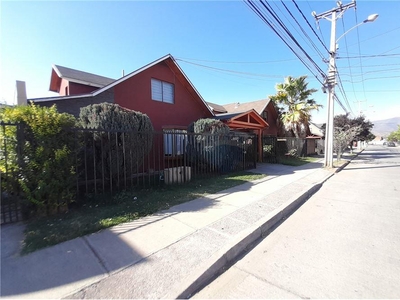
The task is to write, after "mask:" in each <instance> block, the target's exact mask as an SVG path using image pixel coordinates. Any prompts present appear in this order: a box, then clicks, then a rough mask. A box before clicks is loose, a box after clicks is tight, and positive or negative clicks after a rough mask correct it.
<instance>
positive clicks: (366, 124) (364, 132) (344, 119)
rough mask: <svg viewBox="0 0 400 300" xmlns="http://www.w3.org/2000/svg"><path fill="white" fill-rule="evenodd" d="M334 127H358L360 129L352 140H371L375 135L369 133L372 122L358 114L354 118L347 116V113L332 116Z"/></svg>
mask: <svg viewBox="0 0 400 300" xmlns="http://www.w3.org/2000/svg"><path fill="white" fill-rule="evenodd" d="M333 123H334V127H338V128H347V127H359V128H360V130H359V132H358V133H357V135H356V136H354V139H353V141H371V140H373V139H374V138H375V136H374V135H373V134H372V133H371V129H372V128H373V126H374V124H372V123H371V122H370V121H367V120H365V117H364V116H359V117H356V118H354V119H351V118H349V113H347V114H343V115H336V116H335V118H334V121H333Z"/></svg>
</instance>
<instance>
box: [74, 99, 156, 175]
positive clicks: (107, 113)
mask: <svg viewBox="0 0 400 300" xmlns="http://www.w3.org/2000/svg"><path fill="white" fill-rule="evenodd" d="M79 124H80V127H82V128H84V129H94V130H95V131H93V133H91V134H87V135H86V148H85V149H84V150H85V151H86V161H87V162H89V163H92V164H94V165H98V166H103V167H104V173H105V174H104V175H105V176H106V177H107V178H108V179H111V180H112V179H119V176H120V174H126V173H128V174H129V173H130V174H132V173H135V172H137V171H138V170H139V167H140V166H141V164H142V163H143V160H144V157H145V156H146V155H147V154H148V153H149V152H150V150H151V147H152V145H153V125H152V124H151V121H150V118H149V117H148V116H147V115H146V114H142V113H141V112H136V111H132V110H128V109H125V108H122V107H121V106H119V105H118V104H111V103H101V104H92V105H88V106H86V107H83V108H81V111H80V114H79ZM124 172H125V173H124ZM99 174H100V170H99Z"/></svg>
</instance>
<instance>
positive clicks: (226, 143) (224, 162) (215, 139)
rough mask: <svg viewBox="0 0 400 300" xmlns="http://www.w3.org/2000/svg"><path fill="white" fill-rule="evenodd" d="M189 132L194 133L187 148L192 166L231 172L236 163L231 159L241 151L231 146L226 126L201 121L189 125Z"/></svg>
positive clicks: (205, 120)
mask: <svg viewBox="0 0 400 300" xmlns="http://www.w3.org/2000/svg"><path fill="white" fill-rule="evenodd" d="M188 132H189V133H194V135H192V136H191V138H190V139H189V143H188V147H187V152H188V154H189V155H188V157H189V158H190V159H191V164H192V165H195V166H196V167H197V168H200V169H201V168H204V169H207V170H215V171H220V172H227V171H230V170H231V168H232V166H233V165H234V162H233V161H232V160H231V159H230V157H231V156H232V155H233V154H234V153H237V152H238V151H239V152H240V149H239V148H237V147H236V148H237V149H236V148H235V149H234V146H232V145H230V144H231V137H230V129H229V127H228V126H227V125H226V124H224V123H223V122H221V121H220V120H216V119H199V120H197V121H196V122H193V123H192V124H190V125H189V127H188Z"/></svg>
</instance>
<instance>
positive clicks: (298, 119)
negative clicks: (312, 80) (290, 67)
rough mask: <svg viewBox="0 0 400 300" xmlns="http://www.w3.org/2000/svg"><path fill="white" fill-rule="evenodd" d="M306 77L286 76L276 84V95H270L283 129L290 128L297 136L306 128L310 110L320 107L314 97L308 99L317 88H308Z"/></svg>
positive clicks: (309, 118)
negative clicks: (281, 81)
mask: <svg viewBox="0 0 400 300" xmlns="http://www.w3.org/2000/svg"><path fill="white" fill-rule="evenodd" d="M306 79H307V76H300V77H298V78H293V77H291V76H288V77H286V78H285V82H284V83H279V84H277V85H276V91H277V93H276V95H274V96H270V99H271V100H272V101H273V102H274V103H275V104H276V105H277V106H278V107H279V112H280V116H281V121H282V123H283V125H284V127H285V129H286V130H292V131H293V133H294V135H295V137H297V138H298V137H300V133H301V132H303V131H304V130H305V129H306V128H308V124H309V122H310V120H311V112H312V111H313V110H319V108H321V107H322V105H320V104H317V103H316V102H315V100H314V99H310V96H311V95H312V94H313V93H315V92H316V91H317V90H316V89H308V82H306Z"/></svg>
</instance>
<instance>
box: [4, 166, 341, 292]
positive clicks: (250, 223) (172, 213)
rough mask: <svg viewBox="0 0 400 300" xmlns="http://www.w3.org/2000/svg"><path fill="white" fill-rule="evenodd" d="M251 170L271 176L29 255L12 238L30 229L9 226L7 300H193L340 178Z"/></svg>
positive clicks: (315, 169) (311, 170)
mask: <svg viewBox="0 0 400 300" xmlns="http://www.w3.org/2000/svg"><path fill="white" fill-rule="evenodd" d="M252 171H253V172H255V173H266V174H268V175H269V176H268V177H266V178H264V179H261V180H257V181H254V182H250V183H245V184H242V185H240V186H237V187H234V188H230V189H227V190H224V191H221V192H219V193H217V194H213V195H209V196H207V197H204V198H199V199H196V200H193V201H190V202H187V203H183V204H180V205H177V206H174V207H172V208H170V209H169V210H166V211H163V212H160V213H158V214H156V215H152V216H149V217H146V218H142V219H140V220H137V221H134V222H130V223H125V224H121V225H118V226H115V227H113V228H110V229H107V230H103V231H100V232H98V233H95V234H91V235H88V236H85V237H82V238H77V239H74V240H71V241H67V242H64V243H62V244H59V245H56V246H53V247H49V248H46V249H43V250H39V251H36V252H34V253H32V254H29V255H26V256H22V257H21V256H19V255H18V244H15V243H14V244H10V243H9V241H7V236H8V237H9V236H10V235H12V236H13V237H20V238H21V239H22V237H23V236H22V231H23V227H22V226H18V225H12V226H11V225H7V226H3V227H2V246H1V247H2V253H1V296H2V297H8V298H11V297H12V298H14V297H16V298H178V297H179V298H186V297H188V296H190V295H191V294H193V293H194V292H195V291H196V290H197V289H198V288H200V287H201V286H203V285H204V284H205V283H207V281H209V280H210V279H211V278H212V277H213V276H215V274H218V273H219V272H221V271H222V270H223V268H224V267H226V266H228V265H229V264H230V263H231V262H232V261H233V260H234V259H235V258H236V257H237V256H238V255H240V254H241V253H242V252H243V251H244V250H245V249H246V248H247V247H249V246H250V245H251V244H252V243H254V242H255V241H256V240H258V239H260V238H261V237H262V236H263V235H266V234H268V232H269V231H270V230H271V228H272V227H273V226H274V225H275V224H276V223H277V222H279V221H280V220H282V219H283V218H285V217H287V216H288V215H290V214H291V213H292V212H293V211H294V210H295V209H296V208H297V207H298V206H299V205H301V204H302V203H303V202H304V201H306V200H307V199H308V198H309V197H310V196H311V195H312V194H313V193H314V192H315V191H316V190H318V189H319V187H320V186H321V185H322V183H323V182H324V181H326V180H327V179H328V178H329V177H330V176H332V175H333V174H334V172H335V170H326V169H323V168H322V163H321V162H318V163H309V164H306V165H304V166H301V167H290V166H284V165H274V164H260V165H258V166H257V169H254V170H252ZM17 241H18V239H17Z"/></svg>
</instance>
